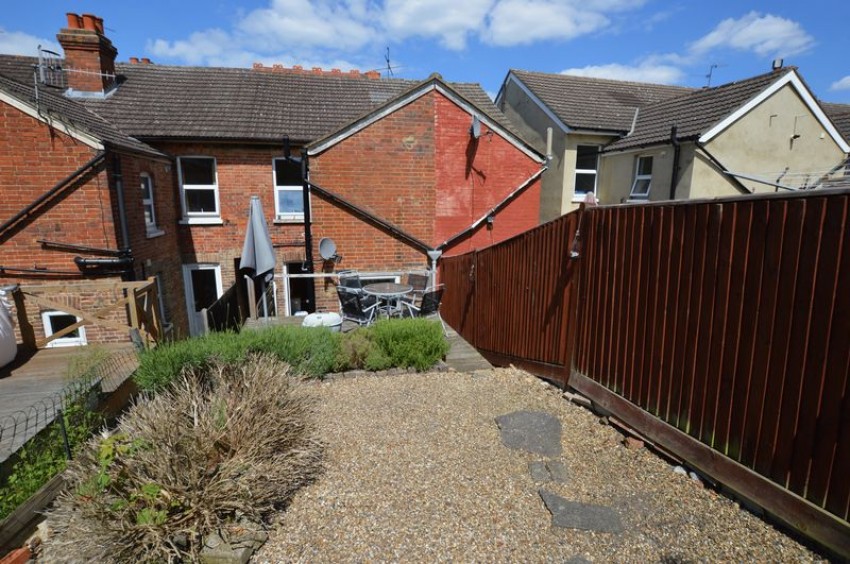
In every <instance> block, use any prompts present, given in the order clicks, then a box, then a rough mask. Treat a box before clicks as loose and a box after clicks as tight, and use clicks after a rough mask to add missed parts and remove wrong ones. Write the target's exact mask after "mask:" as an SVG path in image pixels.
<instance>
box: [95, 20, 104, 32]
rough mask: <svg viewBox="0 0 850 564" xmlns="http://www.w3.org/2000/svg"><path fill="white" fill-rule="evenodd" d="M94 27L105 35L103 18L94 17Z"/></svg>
mask: <svg viewBox="0 0 850 564" xmlns="http://www.w3.org/2000/svg"><path fill="white" fill-rule="evenodd" d="M94 29H95V31H97V32H98V33H99V34H101V35H103V18H95V19H94Z"/></svg>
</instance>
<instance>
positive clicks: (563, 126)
mask: <svg viewBox="0 0 850 564" xmlns="http://www.w3.org/2000/svg"><path fill="white" fill-rule="evenodd" d="M508 84H515V85H516V86H517V88H519V89H520V90H522V92H523V94H525V95H526V96H528V99H529V100H531V101H532V102H534V105H535V106H537V107H538V108H539V109H540V111H541V112H543V113H544V114H546V117H548V118H549V119H550V120H552V123H554V124H555V125H557V126H558V128H559V129H560V130H561V131H562V132H564V133H572V131H573V130H572V128H571V127H570V126H569V125H567V124H566V123H564V122H563V121H562V120H561V118H559V117H558V116H556V115H555V112H553V111H552V110H551V109H550V108H549V106H547V105H546V104H545V103H543V100H541V99H540V98H538V97H537V94H535V93H534V92H532V91H531V89H530V88H529V87H528V86H526V85H525V83H524V82H523V81H522V80H521V79H520V78H519V77H517V76H516V75H515V74H514V73H513V71H508V76H507V78H505V82H504V84H503V85H502V87H501V88H500V89H499V94H498V95H497V96H496V106H499V105H500V102H501V100H502V96H503V94H504V92H505V88H506V87H507V86H508Z"/></svg>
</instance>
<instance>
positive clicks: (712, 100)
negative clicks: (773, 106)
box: [605, 67, 795, 151]
mask: <svg viewBox="0 0 850 564" xmlns="http://www.w3.org/2000/svg"><path fill="white" fill-rule="evenodd" d="M794 70H795V69H794V68H793V67H785V68H784V69H782V70H778V71H771V72H769V73H766V74H762V75H759V76H755V77H752V78H748V79H746V80H739V81H736V82H730V83H728V84H723V85H721V86H716V87H713V88H703V89H701V90H694V91H692V92H689V93H686V94H684V95H682V96H677V97H675V98H671V99H668V100H663V101H660V102H657V103H655V104H651V105H648V106H645V107H643V108H641V110H640V112H639V113H638V118H637V122H636V123H635V128H634V131H632V133H631V134H630V135H628V136H626V137H623V138H621V139H618V140H617V141H615V142H613V143H611V144H610V145H608V146H607V147H606V148H605V150H606V151H618V150H623V149H630V148H636V147H645V146H649V145H654V144H658V143H666V142H668V141H669V139H670V129H671V127H672V126H673V125H674V124H675V125H676V127H677V136H678V137H679V139H696V138H698V137H699V136H700V135H702V134H703V133H705V132H706V131H708V130H709V129H711V128H712V127H713V126H714V125H716V124H717V123H719V122H720V121H722V120H723V119H725V118H726V117H728V116H729V115H731V114H732V113H734V112H735V110H737V109H738V108H740V107H741V106H743V105H744V104H746V103H747V102H748V101H750V100H751V99H752V98H754V97H755V96H757V95H758V94H759V93H760V92H762V91H763V90H764V89H765V88H767V87H768V86H770V85H771V84H773V83H774V82H776V81H777V80H779V79H780V78H782V77H783V76H784V75H785V74H787V73H789V72H793V71H794Z"/></svg>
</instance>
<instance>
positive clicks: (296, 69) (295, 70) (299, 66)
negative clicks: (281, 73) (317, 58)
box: [292, 65, 304, 72]
mask: <svg viewBox="0 0 850 564" xmlns="http://www.w3.org/2000/svg"><path fill="white" fill-rule="evenodd" d="M292 70H293V71H294V72H301V71H303V70H304V67H302V66H301V65H292Z"/></svg>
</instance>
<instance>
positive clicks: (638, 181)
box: [629, 157, 652, 200]
mask: <svg viewBox="0 0 850 564" xmlns="http://www.w3.org/2000/svg"><path fill="white" fill-rule="evenodd" d="M651 187H652V157H638V159H637V162H636V163H635V180H634V182H633V183H632V192H631V194H629V198H631V199H633V200H646V199H648V198H649V189H650V188H651Z"/></svg>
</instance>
